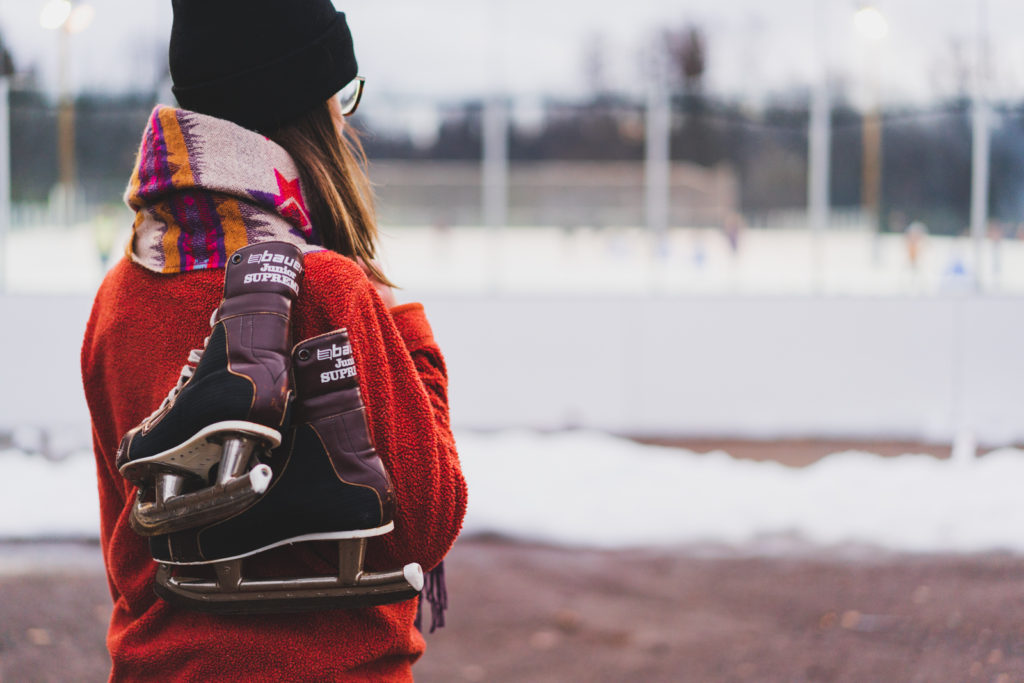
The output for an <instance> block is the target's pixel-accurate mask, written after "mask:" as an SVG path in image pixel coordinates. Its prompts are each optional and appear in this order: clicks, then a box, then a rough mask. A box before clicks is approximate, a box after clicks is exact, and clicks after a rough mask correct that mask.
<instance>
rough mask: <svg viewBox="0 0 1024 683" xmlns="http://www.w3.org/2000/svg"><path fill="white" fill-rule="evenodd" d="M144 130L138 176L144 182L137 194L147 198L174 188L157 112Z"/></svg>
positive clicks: (162, 130) (165, 143) (165, 144)
mask: <svg viewBox="0 0 1024 683" xmlns="http://www.w3.org/2000/svg"><path fill="white" fill-rule="evenodd" d="M146 130H147V134H146V141H145V143H144V144H143V147H142V155H141V156H142V158H141V159H139V177H140V178H144V179H145V182H144V183H141V184H140V187H139V196H140V197H142V198H144V199H147V200H148V199H153V198H155V197H158V196H160V195H162V194H164V193H166V192H169V191H171V190H172V189H174V183H173V181H172V177H173V175H174V174H173V172H172V171H171V167H170V164H169V163H168V158H167V140H166V139H165V138H164V129H163V126H161V125H160V115H159V112H157V111H154V112H153V116H152V117H150V120H149V127H148V128H147V129H146Z"/></svg>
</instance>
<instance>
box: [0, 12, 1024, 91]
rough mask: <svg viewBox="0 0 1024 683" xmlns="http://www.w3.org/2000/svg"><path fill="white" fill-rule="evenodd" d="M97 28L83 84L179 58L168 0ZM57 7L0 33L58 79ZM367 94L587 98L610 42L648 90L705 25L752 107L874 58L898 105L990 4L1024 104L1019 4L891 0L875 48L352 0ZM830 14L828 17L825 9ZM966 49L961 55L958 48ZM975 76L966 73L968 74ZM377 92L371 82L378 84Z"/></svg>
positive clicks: (121, 77)
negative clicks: (662, 47)
mask: <svg viewBox="0 0 1024 683" xmlns="http://www.w3.org/2000/svg"><path fill="white" fill-rule="evenodd" d="M89 1H90V2H91V3H92V4H93V5H94V6H95V8H96V15H95V20H94V22H93V25H92V26H91V27H90V28H89V29H88V30H87V31H85V32H84V33H81V34H79V35H76V36H74V38H73V43H74V44H73V48H72V49H73V68H72V79H73V84H74V86H75V87H76V88H90V89H97V88H98V89H107V90H118V91H123V90H127V89H130V88H131V87H132V85H133V84H138V85H139V86H141V87H146V86H148V85H149V84H151V83H152V81H153V79H154V74H155V73H156V72H157V69H158V65H159V62H160V60H162V59H165V58H166V41H167V35H168V34H169V31H170V22H171V10H170V0H89ZM44 4H45V0H0V31H2V32H3V36H4V37H5V38H6V39H7V41H8V42H9V44H10V45H11V47H12V49H13V52H14V54H15V58H16V60H17V61H18V63H19V64H21V65H25V66H28V65H34V66H36V68H37V69H38V71H39V73H40V74H41V76H42V77H43V79H44V82H45V83H46V85H47V87H49V88H54V87H55V80H56V77H55V74H56V70H57V49H56V48H57V37H56V35H55V34H54V33H53V32H50V31H46V30H44V29H43V28H42V27H41V26H40V25H39V13H40V10H41V8H42V6H43V5H44ZM335 4H337V5H338V6H339V8H340V9H343V10H344V11H346V12H347V14H348V17H349V23H350V25H351V27H352V30H353V34H354V36H355V40H356V51H357V55H358V58H359V62H360V67H361V72H362V74H363V75H365V76H366V77H367V78H368V89H367V98H368V100H369V98H370V97H371V96H372V95H373V93H376V94H377V95H378V96H380V97H383V96H384V95H386V94H392V95H435V96H439V97H444V96H449V95H467V94H470V95H474V94H482V93H487V92H494V91H497V90H505V91H509V92H511V93H514V94H519V95H524V96H529V95H544V94H567V95H573V94H579V93H582V92H585V91H586V90H587V88H588V86H589V83H588V80H587V78H586V73H587V71H586V68H585V66H584V65H585V63H586V61H587V60H586V58H585V55H586V53H587V50H588V48H587V47H586V46H587V45H593V44H595V43H597V44H600V45H602V46H603V49H602V53H603V55H604V57H603V62H604V65H605V74H606V81H607V83H608V85H609V86H610V87H612V88H613V89H616V90H623V91H632V92H636V93H640V92H642V91H643V86H644V84H643V79H644V76H645V73H644V68H643V61H642V59H641V56H640V55H641V54H642V51H643V49H644V47H645V46H647V45H649V44H650V43H651V41H652V37H653V36H655V35H656V34H657V33H658V32H659V31H660V30H662V29H663V28H665V27H678V26H681V25H683V24H685V23H686V22H694V23H696V24H698V25H700V26H702V27H703V28H704V29H705V31H706V33H707V35H708V43H709V56H708V72H707V85H708V88H709V89H710V90H712V91H714V92H717V93H722V94H728V95H738V96H740V97H743V98H745V99H748V100H750V101H752V102H755V103H756V102H758V101H763V99H764V98H765V97H768V96H771V95H773V94H776V93H783V92H786V91H792V90H793V89H795V88H800V87H806V85H807V84H809V83H811V82H812V81H813V79H815V78H816V77H817V75H818V73H819V68H820V65H821V63H822V61H823V59H824V62H825V63H826V64H827V66H828V68H829V70H830V72H831V73H832V74H833V75H834V76H835V77H837V78H839V79H841V80H842V81H844V82H846V83H847V84H849V86H850V88H851V90H852V91H853V93H854V95H855V96H856V95H857V93H858V92H862V91H863V84H864V83H865V82H866V74H867V73H868V69H870V68H872V64H875V65H876V66H875V67H874V68H876V69H877V71H878V73H879V90H880V92H881V96H882V97H883V99H885V100H887V101H908V100H909V101H916V102H920V101H928V100H929V99H931V98H934V97H937V96H943V95H947V94H949V93H950V92H953V91H954V90H955V89H956V88H957V80H958V79H957V78H956V77H955V76H954V74H955V73H957V65H958V64H959V65H960V67H961V70H962V68H963V67H969V66H970V64H971V62H972V60H973V55H974V53H973V49H974V45H975V37H976V36H977V35H978V26H979V11H978V7H979V4H982V6H984V7H985V8H986V11H985V14H987V26H988V31H989V35H990V45H991V48H990V50H991V55H992V60H991V61H992V81H993V88H994V91H995V93H996V94H997V95H998V96H1001V97H1008V98H1021V97H1024V2H1021V0H945V1H943V2H936V0H878V2H877V6H878V7H879V8H880V9H881V10H882V11H883V12H884V13H885V14H886V16H887V17H888V19H889V25H890V32H889V34H888V36H887V37H886V38H885V39H884V40H883V41H882V42H881V43H880V44H878V45H877V46H872V47H869V46H868V45H867V44H866V43H865V41H864V40H863V39H861V38H859V37H858V35H857V34H856V32H855V30H854V28H853V21H852V17H853V13H854V11H855V10H856V9H857V7H858V6H859V3H858V2H857V1H856V0H768V1H766V0H685V1H683V0H630V1H629V2H623V1H622V0H515V1H514V2H513V1H511V0H432V1H430V2H425V1H424V0H350V1H348V2H342V1H341V0H338V1H337V2H336V3H335ZM816 11H817V12H819V14H820V19H819V20H818V21H817V22H816V21H815V12H816ZM954 44H959V45H960V46H961V50H962V56H961V57H959V58H958V57H955V56H954V54H955V52H954V50H953V49H952V46H953V45H954ZM961 81H962V79H961ZM370 88H373V89H374V90H371V89H370Z"/></svg>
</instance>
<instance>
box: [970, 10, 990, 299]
mask: <svg viewBox="0 0 1024 683" xmlns="http://www.w3.org/2000/svg"><path fill="white" fill-rule="evenodd" d="M987 62H988V46H987V38H986V16H985V0H981V2H979V3H978V37H977V43H976V45H975V58H974V73H973V79H972V81H973V87H972V89H971V90H972V93H971V95H972V97H971V100H972V102H971V114H972V123H973V131H972V135H971V145H972V147H971V238H972V240H973V242H974V285H975V288H976V289H977V290H978V291H981V289H982V286H983V278H982V273H981V271H982V258H983V251H984V247H985V230H986V227H987V225H988V182H989V179H988V174H989V147H990V145H989V115H990V110H989V102H988V93H987V87H986V86H987V82H988V73H987V72H988V63H987Z"/></svg>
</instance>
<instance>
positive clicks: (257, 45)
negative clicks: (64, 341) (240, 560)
mask: <svg viewBox="0 0 1024 683" xmlns="http://www.w3.org/2000/svg"><path fill="white" fill-rule="evenodd" d="M173 6H174V25H173V30H172V35H171V45H170V68H171V75H172V78H173V81H174V92H175V95H176V97H177V99H178V101H179V103H180V104H181V107H182V108H181V109H176V108H172V107H163V106H161V107H157V108H156V109H155V110H154V112H153V114H152V116H151V119H150V122H149V125H148V127H147V130H146V131H145V133H144V136H143V141H142V145H141V147H140V151H139V156H138V160H137V163H136V168H135V171H134V173H133V174H132V177H131V181H130V185H129V188H128V191H127V194H126V200H127V202H128V204H129V206H130V207H131V208H132V209H133V210H134V211H135V212H136V220H135V223H134V228H133V233H132V238H131V242H130V244H129V246H128V249H127V253H126V256H125V258H123V259H122V260H121V261H120V262H119V263H118V264H116V265H115V266H114V267H113V268H112V270H111V271H110V273H109V274H108V275H107V277H106V279H105V280H104V282H103V284H102V285H101V287H100V289H99V292H98V294H97V297H96V301H95V304H94V307H93V311H92V315H91V318H90V320H89V324H88V328H87V330H86V336H85V341H84V345H83V349H82V372H83V379H84V383H85V388H86V395H87V399H88V403H89V408H90V412H91V415H92V420H93V434H94V445H95V449H94V450H95V455H96V459H97V470H98V478H99V495H100V508H101V526H102V528H101V540H102V547H103V554H104V559H105V562H106V568H107V576H108V581H109V586H110V590H111V593H112V596H113V600H114V609H113V614H112V618H111V623H110V627H109V631H108V636H107V646H108V649H109V651H110V655H111V659H112V673H111V680H132V681H140V680H162V681H170V680H211V681H212V680H217V681H228V680H238V681H243V680H244V681H253V680H275V681H309V680H317V681H327V680H373V681H384V680H387V681H398V680H411V679H412V674H411V665H412V663H413V662H414V661H415V660H416V659H417V658H418V657H419V656H420V655H421V654H422V653H423V652H424V648H425V645H424V640H423V638H422V637H421V635H420V634H419V631H418V629H417V628H416V627H415V626H414V620H416V618H417V607H418V605H417V601H416V600H406V601H404V602H399V603H395V604H390V605H385V606H381V607H372V608H361V609H347V610H328V611H314V612H305V613H298V614H264V615H235V616H218V615H212V614H205V613H196V612H187V611H184V610H181V609H179V608H176V607H174V606H172V605H170V604H169V603H167V602H164V601H163V600H161V599H158V598H157V597H156V596H155V595H154V593H153V584H154V576H155V572H156V568H157V566H156V563H155V562H154V561H153V559H152V557H151V555H150V550H149V547H148V545H147V542H146V539H144V538H142V537H140V536H138V535H136V534H135V533H134V532H133V531H132V529H131V528H130V525H129V516H130V515H129V513H130V511H131V508H132V505H133V502H134V499H135V495H136V489H135V487H133V486H131V485H130V484H128V483H127V482H126V481H125V480H124V479H123V478H122V477H121V476H120V475H119V472H118V469H117V467H116V466H115V451H116V450H117V448H118V442H119V440H120V438H121V435H122V434H124V433H125V432H126V431H128V430H129V429H131V428H133V427H134V426H135V425H137V424H139V423H140V421H141V420H143V418H145V417H146V415H147V414H149V413H150V412H151V411H153V410H154V409H155V408H157V407H158V405H160V403H161V400H162V399H163V398H164V396H165V395H166V394H167V390H168V388H169V387H171V386H173V385H174V383H175V381H176V379H177V378H178V375H179V370H180V369H181V363H182V361H183V359H184V358H186V357H187V356H188V355H189V350H190V349H192V348H196V347H199V348H202V342H203V337H204V336H205V335H207V334H209V331H210V320H209V318H210V312H211V311H213V310H215V309H217V307H218V304H219V302H220V300H221V295H222V288H223V285H224V270H223V269H224V267H225V264H226V262H227V259H228V257H230V255H231V254H232V253H233V252H234V251H235V250H237V249H239V248H241V247H244V246H246V245H249V244H253V243H260V242H266V241H278V242H288V243H291V244H294V245H296V246H297V247H299V248H300V249H301V251H302V253H303V254H304V267H305V281H304V283H303V285H302V288H301V292H300V295H299V298H298V299H297V301H296V302H295V304H294V308H293V312H292V316H291V324H292V337H293V339H294V340H295V341H299V340H304V339H308V338H310V337H313V336H316V335H320V334H323V333H326V332H329V331H332V330H336V329H338V328H342V327H344V328H347V329H348V333H349V336H350V338H351V341H352V346H353V350H354V356H355V358H356V361H357V364H358V377H359V380H360V385H361V386H360V388H361V390H362V395H363V400H364V402H365V403H366V410H367V416H368V423H369V429H370V433H371V435H372V438H373V441H374V444H375V446H376V450H377V453H378V454H379V455H380V457H381V459H382V460H383V462H384V465H385V467H386V469H387V471H388V472H389V473H390V476H391V480H392V483H393V488H394V495H395V512H394V518H395V530H394V531H393V532H391V533H388V534H386V535H384V536H378V537H375V538H373V539H372V540H371V541H370V544H369V546H368V552H367V560H366V563H367V565H368V566H370V567H373V566H377V567H383V568H391V567H394V566H396V565H401V564H402V563H404V562H409V561H415V562H418V563H420V564H421V565H422V567H423V568H424V569H425V570H430V569H431V568H436V567H438V566H439V564H440V563H441V561H442V559H443V557H444V555H445V554H446V553H447V551H448V549H449V548H450V547H451V545H452V543H453V542H454V540H455V537H456V535H457V534H458V531H459V529H460V527H461V524H462V518H463V515H464V512H465V501H466V490H465V482H464V480H463V478H462V474H461V471H460V467H459V463H458V459H457V455H456V452H455V445H454V440H453V438H452V434H451V430H450V427H449V418H448V405H447V375H446V370H445V366H444V361H443V359H442V356H441V353H440V350H439V348H438V346H437V344H436V343H435V341H434V339H433V336H432V332H431V329H430V325H429V324H428V322H427V319H426V317H425V315H424V312H423V308H422V306H421V305H419V304H405V305H397V304H396V301H395V296H394V294H393V292H392V285H391V283H390V282H389V281H388V278H387V277H386V276H385V275H384V274H383V273H382V272H381V270H380V268H379V266H378V265H376V263H375V261H374V257H375V254H376V248H377V246H376V245H377V229H376V224H375V216H374V208H373V197H372V193H371V188H370V183H369V181H368V178H367V176H366V173H365V170H364V169H365V157H364V156H363V154H362V148H361V146H360V144H359V142H358V139H357V137H356V135H355V134H354V131H353V130H352V128H351V127H350V126H348V125H346V123H345V117H346V116H347V115H349V114H351V113H353V111H354V110H355V107H356V106H357V105H358V103H359V98H360V96H361V94H362V88H363V80H362V79H360V78H358V77H357V75H358V74H357V66H356V59H355V54H354V51H353V44H352V38H351V34H350V32H349V29H348V26H347V24H346V20H345V15H344V14H343V13H339V12H337V11H336V10H335V9H334V7H333V6H332V4H331V2H330V0H219V1H218V2H213V3H211V2H204V1H203V0H175V1H174V3H173ZM322 550H323V549H322V548H318V547H317V546H316V544H310V543H305V544H300V545H295V546H284V547H282V548H277V549H275V550H274V551H270V552H268V553H266V557H262V556H261V558H260V560H261V561H264V562H265V563H266V565H265V566H266V567H271V568H272V567H279V566H283V565H287V566H301V567H305V568H308V569H309V571H310V573H311V574H315V573H321V572H322V571H323V568H324V566H327V565H329V564H330V560H327V559H325V557H324V553H323V552H321V551H322ZM334 561H335V562H336V559H335V560H334ZM247 566H248V565H247ZM328 568H329V567H328ZM433 578H434V581H435V582H442V581H443V576H441V575H439V574H438V573H436V572H435V573H434V574H433ZM430 580H431V576H428V587H429V586H430V585H431V583H430ZM434 594H435V595H443V594H444V591H443V583H442V584H441V587H440V588H438V587H436V585H435V591H434ZM435 607H436V606H435ZM434 617H435V620H436V618H437V617H438V612H437V610H436V609H435V610H434Z"/></svg>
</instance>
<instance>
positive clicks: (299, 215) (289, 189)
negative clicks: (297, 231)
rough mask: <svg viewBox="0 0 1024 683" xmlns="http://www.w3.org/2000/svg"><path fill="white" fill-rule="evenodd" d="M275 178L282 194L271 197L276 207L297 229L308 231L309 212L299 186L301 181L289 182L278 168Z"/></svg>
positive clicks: (275, 170) (275, 171)
mask: <svg viewBox="0 0 1024 683" xmlns="http://www.w3.org/2000/svg"><path fill="white" fill-rule="evenodd" d="M274 177H275V178H276V179H277V189H278V192H279V193H280V194H277V195H271V196H272V198H273V200H274V206H276V207H277V210H278V211H279V212H280V214H281V215H282V216H284V217H285V218H286V219H287V220H288V221H289V222H290V223H292V224H293V225H294V226H295V227H297V228H301V229H303V230H304V229H306V228H307V227H309V211H308V210H307V209H306V202H305V201H304V200H303V199H302V187H301V186H300V184H299V179H298V178H296V179H295V180H287V179H286V178H285V177H284V176H283V175H282V174H281V172H280V171H279V170H277V169H276V168H275V169H274Z"/></svg>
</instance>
